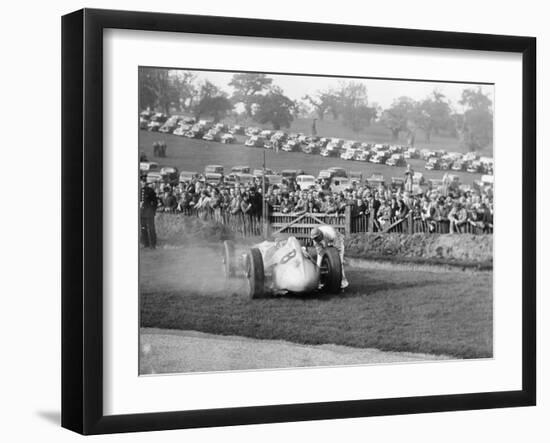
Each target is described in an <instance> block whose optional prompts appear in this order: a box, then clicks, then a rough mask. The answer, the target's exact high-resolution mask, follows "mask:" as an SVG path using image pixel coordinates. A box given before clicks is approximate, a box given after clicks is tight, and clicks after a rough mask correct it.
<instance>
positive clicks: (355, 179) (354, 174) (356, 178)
mask: <svg viewBox="0 0 550 443" xmlns="http://www.w3.org/2000/svg"><path fill="white" fill-rule="evenodd" d="M349 178H350V180H351V182H352V183H356V184H361V183H362V182H363V173H362V172H360V171H350V173H349Z"/></svg>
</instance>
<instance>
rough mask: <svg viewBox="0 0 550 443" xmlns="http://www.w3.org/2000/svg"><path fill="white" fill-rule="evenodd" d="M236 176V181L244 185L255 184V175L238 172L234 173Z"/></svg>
mask: <svg viewBox="0 0 550 443" xmlns="http://www.w3.org/2000/svg"><path fill="white" fill-rule="evenodd" d="M233 175H234V176H235V181H236V182H237V183H239V184H242V185H253V184H254V176H253V175H252V174H245V173H239V172H238V173H236V174H233Z"/></svg>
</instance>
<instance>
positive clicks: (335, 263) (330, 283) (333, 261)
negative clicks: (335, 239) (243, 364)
mask: <svg viewBox="0 0 550 443" xmlns="http://www.w3.org/2000/svg"><path fill="white" fill-rule="evenodd" d="M320 283H321V284H322V287H323V290H325V291H327V292H338V291H340V287H341V285H342V262H341V260H340V254H339V253H338V250H337V249H336V248H333V247H329V248H326V249H325V250H324V251H323V252H322V256H321V275H320Z"/></svg>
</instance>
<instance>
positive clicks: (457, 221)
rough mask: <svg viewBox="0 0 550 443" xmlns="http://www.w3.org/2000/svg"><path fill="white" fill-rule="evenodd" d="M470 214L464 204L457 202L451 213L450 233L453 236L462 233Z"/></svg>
mask: <svg viewBox="0 0 550 443" xmlns="http://www.w3.org/2000/svg"><path fill="white" fill-rule="evenodd" d="M467 220H468V214H467V212H466V210H465V209H464V207H463V206H462V204H460V203H458V202H455V203H454V205H453V208H452V209H451V212H449V222H450V225H449V231H450V233H451V234H454V233H455V232H461V229H462V226H463V225H464V224H465V223H466V222H467Z"/></svg>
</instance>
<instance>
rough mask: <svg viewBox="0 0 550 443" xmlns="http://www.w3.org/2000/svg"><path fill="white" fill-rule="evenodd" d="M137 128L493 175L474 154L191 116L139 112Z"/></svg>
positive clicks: (487, 159)
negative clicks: (242, 139)
mask: <svg viewBox="0 0 550 443" xmlns="http://www.w3.org/2000/svg"><path fill="white" fill-rule="evenodd" d="M140 128H141V129H147V130H148V131H153V132H154V131H158V132H162V133H171V134H174V135H178V136H182V137H188V138H200V139H203V140H208V141H215V142H220V143H227V144H231V143H235V141H236V139H235V136H236V135H244V136H247V137H248V138H247V140H246V141H245V146H248V147H256V148H264V149H277V150H279V149H280V150H282V151H285V152H298V151H301V152H304V153H306V154H311V155H315V154H318V155H321V156H323V157H337V158H341V159H343V160H350V161H360V162H370V163H374V164H381V165H387V166H401V167H402V166H406V165H407V160H408V159H421V160H424V161H425V166H424V167H425V169H426V170H442V171H447V170H452V171H456V172H458V171H466V172H471V173H481V174H489V175H492V174H493V159H492V158H490V157H481V156H480V155H479V154H477V153H475V152H468V153H466V154H461V153H459V152H447V151H445V150H429V149H417V148H413V147H408V146H403V145H396V144H385V143H367V142H358V141H353V140H344V139H341V138H329V137H315V136H308V135H305V134H301V133H286V132H284V131H274V130H269V129H261V128H257V127H248V128H245V127H244V126H241V125H234V126H232V127H229V126H228V125H227V124H225V123H214V122H212V121H209V120H199V121H196V120H195V119H194V118H192V117H182V116H171V117H168V116H167V115H166V114H163V113H152V112H150V111H143V112H142V113H141V114H140Z"/></svg>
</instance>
